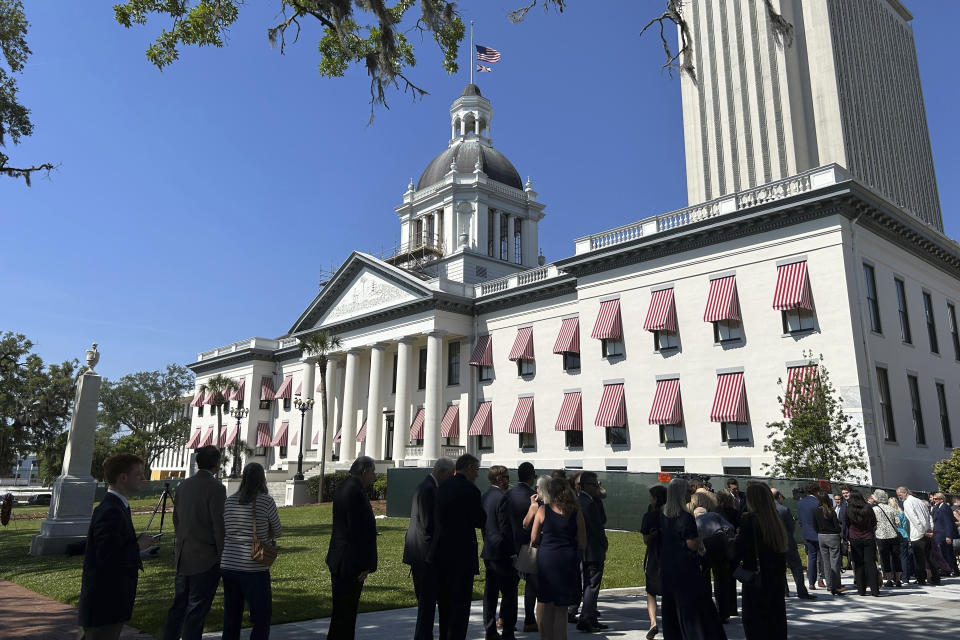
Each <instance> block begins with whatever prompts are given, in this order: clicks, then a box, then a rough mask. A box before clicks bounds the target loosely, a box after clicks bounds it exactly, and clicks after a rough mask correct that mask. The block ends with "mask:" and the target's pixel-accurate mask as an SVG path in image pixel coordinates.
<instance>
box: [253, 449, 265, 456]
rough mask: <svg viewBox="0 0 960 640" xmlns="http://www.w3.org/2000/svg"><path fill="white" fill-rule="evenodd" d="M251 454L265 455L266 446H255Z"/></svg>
mask: <svg viewBox="0 0 960 640" xmlns="http://www.w3.org/2000/svg"><path fill="white" fill-rule="evenodd" d="M253 455H255V456H265V455H267V448H266V447H257V448H256V449H254V450H253Z"/></svg>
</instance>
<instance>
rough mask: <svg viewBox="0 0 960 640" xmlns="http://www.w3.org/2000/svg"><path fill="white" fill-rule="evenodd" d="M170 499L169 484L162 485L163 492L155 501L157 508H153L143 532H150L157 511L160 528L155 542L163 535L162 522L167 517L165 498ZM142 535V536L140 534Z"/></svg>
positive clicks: (155, 536)
mask: <svg viewBox="0 0 960 640" xmlns="http://www.w3.org/2000/svg"><path fill="white" fill-rule="evenodd" d="M169 497H170V483H169V482H164V483H163V492H162V493H161V494H160V498H159V499H158V500H157V506H155V507H154V508H153V513H152V514H151V515H150V520H148V521H147V527H146V528H145V529H144V530H143V533H149V532H150V526H151V525H153V519H154V518H155V517H157V511H159V512H160V528H159V529H158V531H157V533H156V535H154V538H156V539H157V541H158V542H159V541H160V536H162V535H163V520H164V517H165V516H166V515H167V498H169ZM141 535H142V534H141Z"/></svg>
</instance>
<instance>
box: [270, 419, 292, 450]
mask: <svg viewBox="0 0 960 640" xmlns="http://www.w3.org/2000/svg"><path fill="white" fill-rule="evenodd" d="M289 426H290V423H289V422H288V421H286V420H284V421H283V422H281V423H280V430H279V431H277V435H275V436H274V437H273V440H272V441H271V442H270V446H271V447H285V446H287V429H288V428H289Z"/></svg>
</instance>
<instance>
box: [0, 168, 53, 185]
mask: <svg viewBox="0 0 960 640" xmlns="http://www.w3.org/2000/svg"><path fill="white" fill-rule="evenodd" d="M59 166H60V165H55V164H52V163H50V162H44V163H43V164H39V165H36V166H33V167H23V168H21V167H7V166H0V173H3V174H6V175H7V176H9V177H11V178H23V181H24V182H26V183H27V186H28V187H29V186H30V175H31V174H33V173H36V172H37V171H43V172H44V173H45V174H46V177H47V178H49V177H50V172H51V171H53V170H54V169H56V168H57V167H59Z"/></svg>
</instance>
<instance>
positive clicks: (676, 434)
mask: <svg viewBox="0 0 960 640" xmlns="http://www.w3.org/2000/svg"><path fill="white" fill-rule="evenodd" d="M660 442H661V443H663V444H683V443H684V442H685V440H684V436H683V427H682V426H680V425H676V424H662V425H660Z"/></svg>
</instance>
